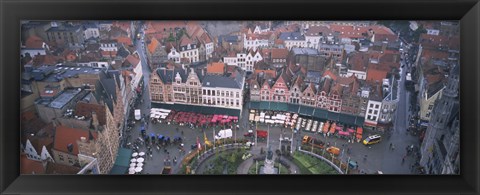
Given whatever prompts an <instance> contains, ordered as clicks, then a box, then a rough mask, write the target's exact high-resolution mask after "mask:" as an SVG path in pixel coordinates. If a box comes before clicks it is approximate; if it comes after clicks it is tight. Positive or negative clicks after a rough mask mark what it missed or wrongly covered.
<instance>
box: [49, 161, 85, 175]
mask: <svg viewBox="0 0 480 195" xmlns="http://www.w3.org/2000/svg"><path fill="white" fill-rule="evenodd" d="M80 170H81V169H80V168H79V167H75V166H69V165H62V164H58V163H52V162H47V167H46V171H45V172H46V174H62V175H64V174H65V175H66V174H70V175H73V174H77V173H78V172H80Z"/></svg>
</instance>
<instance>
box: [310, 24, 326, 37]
mask: <svg viewBox="0 0 480 195" xmlns="http://www.w3.org/2000/svg"><path fill="white" fill-rule="evenodd" d="M320 33H322V35H324V36H325V35H328V34H330V33H332V30H330V28H329V27H328V26H311V27H310V28H309V29H308V30H307V32H306V33H305V35H306V36H318V35H319V34H320Z"/></svg>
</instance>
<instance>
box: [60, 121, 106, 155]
mask: <svg viewBox="0 0 480 195" xmlns="http://www.w3.org/2000/svg"><path fill="white" fill-rule="evenodd" d="M92 135H93V137H94V139H97V132H92ZM80 137H85V138H87V140H88V138H89V133H88V130H83V129H75V128H70V127H66V126H63V125H60V126H57V129H56V132H55V143H54V145H53V148H54V149H55V150H58V151H62V152H65V153H68V149H67V146H68V144H73V152H72V154H74V155H77V154H78V145H77V140H80Z"/></svg>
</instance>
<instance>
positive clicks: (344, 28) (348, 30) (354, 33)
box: [330, 24, 394, 38]
mask: <svg viewBox="0 0 480 195" xmlns="http://www.w3.org/2000/svg"><path fill="white" fill-rule="evenodd" d="M330 29H331V30H332V31H334V32H339V33H340V35H339V36H340V37H341V38H345V37H348V38H361V37H364V35H363V34H364V33H367V32H368V31H369V30H370V29H372V31H373V32H374V33H375V35H379V34H394V33H393V32H392V31H391V30H390V29H389V28H387V27H385V26H379V25H374V26H350V25H337V24H331V25H330Z"/></svg>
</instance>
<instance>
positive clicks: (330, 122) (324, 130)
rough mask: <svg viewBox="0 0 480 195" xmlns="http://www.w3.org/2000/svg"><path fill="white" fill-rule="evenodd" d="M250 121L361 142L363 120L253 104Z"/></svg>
mask: <svg viewBox="0 0 480 195" xmlns="http://www.w3.org/2000/svg"><path fill="white" fill-rule="evenodd" d="M249 108H250V113H249V121H250V122H257V123H266V124H271V125H281V126H283V127H285V128H291V129H292V130H295V131H298V130H303V131H309V132H313V133H321V134H324V135H325V136H331V135H335V136H337V137H340V138H345V139H352V140H356V141H360V140H361V139H362V135H363V128H362V126H363V122H364V119H363V117H359V116H354V115H348V114H342V113H334V112H329V111H326V110H323V109H318V108H313V107H308V106H302V105H296V104H289V103H278V102H250V103H249Z"/></svg>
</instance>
